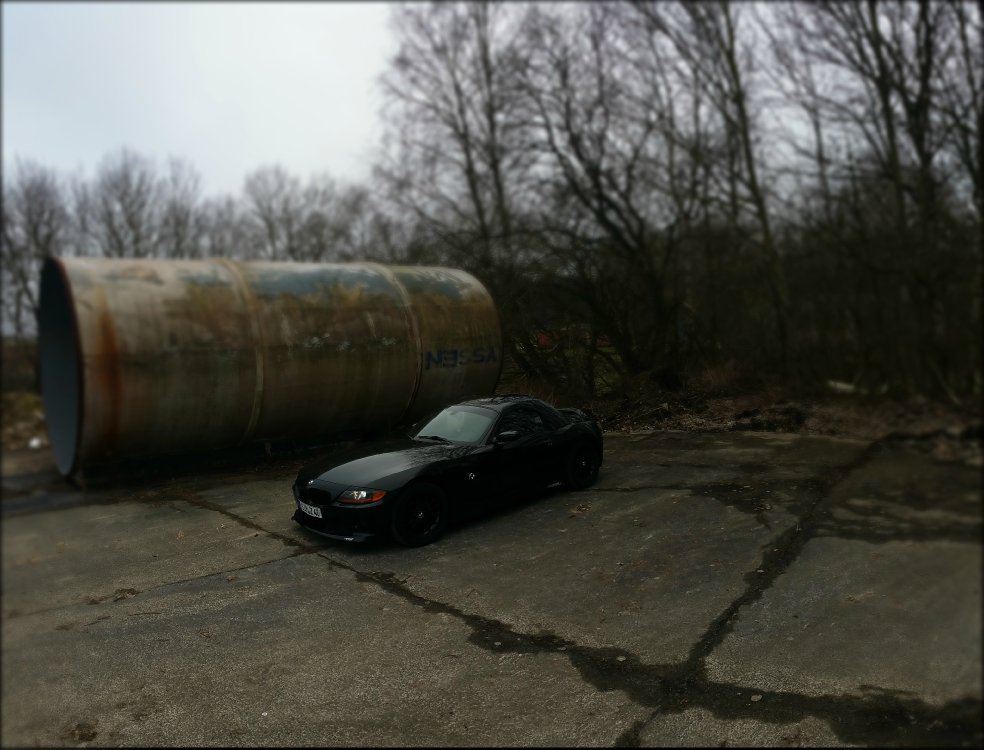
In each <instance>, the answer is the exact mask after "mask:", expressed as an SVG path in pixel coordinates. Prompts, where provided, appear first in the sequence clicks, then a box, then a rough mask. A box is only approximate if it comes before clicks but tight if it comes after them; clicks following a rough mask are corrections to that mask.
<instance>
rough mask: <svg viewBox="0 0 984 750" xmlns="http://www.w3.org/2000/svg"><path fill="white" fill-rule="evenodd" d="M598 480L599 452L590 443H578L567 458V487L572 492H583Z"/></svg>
mask: <svg viewBox="0 0 984 750" xmlns="http://www.w3.org/2000/svg"><path fill="white" fill-rule="evenodd" d="M597 478H598V457H597V451H595V449H594V446H592V445H591V444H590V443H587V442H583V443H578V444H577V445H575V446H574V447H573V448H572V449H571V452H570V454H569V455H568V456H567V477H566V480H567V486H568V487H570V488H571V489H572V490H583V489H585V488H587V487H590V486H591V485H592V484H594V483H595V480H596V479H597Z"/></svg>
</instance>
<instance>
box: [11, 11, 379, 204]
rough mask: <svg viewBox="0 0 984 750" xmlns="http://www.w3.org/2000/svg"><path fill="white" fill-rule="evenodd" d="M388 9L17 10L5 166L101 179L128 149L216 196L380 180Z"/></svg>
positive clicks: (12, 24)
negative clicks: (179, 164) (287, 180)
mask: <svg viewBox="0 0 984 750" xmlns="http://www.w3.org/2000/svg"><path fill="white" fill-rule="evenodd" d="M390 10H391V6H390V4H388V3H339V2H328V3H312V2H305V3H272V2H271V3H227V2H220V3H204V2H171V3H144V2H133V3H77V2H73V3H47V2H45V3H10V2H4V3H3V8H2V12H3V88H2V92H3V160H4V168H5V169H8V168H10V166H11V165H12V163H13V158H14V157H24V158H31V159H35V160H37V161H39V162H41V163H42V164H44V165H46V166H50V167H54V168H55V169H57V170H59V171H60V172H63V173H68V172H76V171H78V170H80V169H81V170H84V171H85V173H86V174H88V175H91V174H92V173H93V171H94V169H95V167H96V165H97V164H98V162H99V160H100V159H101V158H102V157H103V156H105V155H106V154H108V153H110V152H115V151H117V150H119V149H120V148H121V147H124V146H126V147H128V148H130V149H133V150H134V151H137V152H139V153H141V154H143V155H145V156H148V157H150V158H152V159H154V160H155V161H156V162H157V164H158V167H159V168H160V169H161V170H163V168H164V166H165V160H166V159H167V158H168V157H169V156H180V157H184V158H185V159H187V160H188V161H190V162H191V163H192V164H193V165H194V166H195V167H196V168H197V169H198V170H199V171H200V172H201V174H202V183H203V184H202V187H203V190H204V192H205V194H207V195H213V194H217V193H220V192H230V193H238V192H239V191H240V189H241V187H242V183H243V178H244V176H245V175H246V174H247V173H248V172H250V171H252V170H253V169H255V168H257V167H259V166H262V165H266V164H274V163H279V164H282V165H283V166H284V167H286V168H287V170H288V171H289V172H290V173H291V174H294V175H297V176H298V177H301V178H303V179H306V178H307V177H308V176H310V175H311V174H313V173H316V172H322V171H327V172H328V173H329V174H331V175H332V176H333V177H336V178H340V179H343V180H358V179H361V178H363V177H366V176H367V175H368V167H369V162H370V160H371V158H372V154H373V152H374V150H375V148H376V147H377V144H378V143H379V140H380V136H381V127H380V121H379V110H380V108H381V106H382V97H381V95H380V92H379V86H378V83H377V81H378V77H379V75H380V74H381V73H382V72H383V71H384V70H385V68H386V66H387V64H388V61H389V58H390V57H391V56H392V54H393V53H394V52H395V40H394V39H393V37H392V35H391V33H390V31H389V28H388V25H387V21H388V18H389V14H390Z"/></svg>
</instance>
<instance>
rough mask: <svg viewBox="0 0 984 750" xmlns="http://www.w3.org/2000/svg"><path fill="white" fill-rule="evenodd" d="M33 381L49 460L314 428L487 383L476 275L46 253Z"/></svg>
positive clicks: (361, 422) (174, 448)
mask: <svg viewBox="0 0 984 750" xmlns="http://www.w3.org/2000/svg"><path fill="white" fill-rule="evenodd" d="M39 338H40V342H39V347H40V358H41V390H42V395H43V398H44V407H45V413H46V415H47V423H48V433H49V436H50V439H51V446H52V448H53V450H54V454H55V460H56V462H57V464H58V469H59V470H60V471H61V472H62V473H63V474H66V475H68V474H72V473H74V472H76V471H77V470H79V469H80V468H82V467H83V466H85V465H89V464H95V463H102V462H109V461H114V460H117V459H120V458H124V457H150V456H155V455H159V454H169V453H178V452H190V451H204V450H209V449H217V448H224V447H231V446H236V445H241V444H243V443H246V442H249V441H253V440H271V441H273V440H279V439H283V438H311V437H315V436H318V435H324V434H328V433H332V432H339V431H344V430H353V429H367V430H369V429H375V428H380V427H385V426H389V425H392V424H397V423H399V422H404V421H411V420H413V419H416V418H418V417H420V416H422V415H423V414H425V413H426V412H428V411H430V410H431V409H434V408H437V407H440V406H442V405H444V404H446V403H451V402H453V401H456V400H460V399H462V398H467V397H471V396H484V395H489V394H491V393H492V391H493V389H494V388H495V385H496V382H497V380H498V377H499V371H500V367H501V345H502V337H501V331H500V327H499V319H498V315H497V313H496V309H495V305H494V304H493V302H492V299H491V298H490V296H489V294H488V292H487V291H486V290H485V288H484V287H483V286H482V285H481V284H480V283H479V282H478V281H477V280H476V279H475V278H474V277H472V276H470V275H469V274H467V273H465V272H464V271H459V270H455V269H449V268H433V267H410V266H404V267H394V266H383V265H379V264H375V263H351V264H343V263H286V262H248V263H241V262H234V261H228V260H220V259H213V260H200V261H191V260H188V261H183V260H182V261H156V260H115V259H114V260H109V259H103V258H52V259H49V260H48V261H46V263H45V264H44V266H43V268H42V271H41V308H40V316H39Z"/></svg>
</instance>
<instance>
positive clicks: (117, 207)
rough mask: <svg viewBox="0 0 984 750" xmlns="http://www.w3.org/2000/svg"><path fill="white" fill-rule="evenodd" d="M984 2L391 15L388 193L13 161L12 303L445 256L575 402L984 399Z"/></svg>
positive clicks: (139, 163)
mask: <svg viewBox="0 0 984 750" xmlns="http://www.w3.org/2000/svg"><path fill="white" fill-rule="evenodd" d="M982 17H984V3H982V2H977V3H960V2H881V1H878V0H859V2H852V3H842V2H833V3H793V4H788V5H783V4H772V3H769V4H761V5H757V4H750V3H737V4H732V3H722V2H713V3H712V2H705V3H670V2H657V3H641V2H623V3H599V4H572V5H566V4H553V3H550V4H536V3H534V4H514V3H508V4H506V3H503V4H498V3H467V4H462V5H452V4H443V3H442V4H434V5H407V6H398V7H396V8H394V11H393V30H394V33H395V34H396V35H397V37H398V40H399V49H398V52H397V54H396V55H395V57H394V58H393V60H392V61H391V64H390V67H389V70H388V71H387V73H386V75H385V77H384V80H383V81H382V85H383V86H384V89H385V91H386V101H387V108H386V112H385V113H384V118H385V123H386V137H385V141H384V143H383V144H381V147H380V156H379V159H378V163H377V164H376V165H375V170H374V173H373V176H372V178H371V180H368V181H367V182H366V183H365V184H364V185H347V186H346V185H338V184H336V183H334V182H333V181H331V180H330V179H329V178H327V177H325V178H312V179H310V180H309V181H308V182H307V183H302V182H301V181H300V180H298V179H297V178H296V177H293V176H291V175H289V174H287V173H285V172H284V171H283V170H282V169H279V168H276V167H269V168H263V169H260V170H257V171H256V172H254V173H253V174H252V175H251V176H250V177H249V178H248V179H247V180H246V182H245V184H244V187H243V190H242V193H241V194H240V195H239V196H236V197H225V198H221V199H215V198H204V197H203V196H202V195H201V191H200V190H199V184H198V183H199V180H198V178H197V175H196V173H195V171H194V169H193V168H192V167H191V166H190V165H188V164H185V163H182V162H180V161H172V162H170V163H169V164H168V165H166V168H165V169H163V170H158V169H157V168H156V167H155V165H154V164H153V163H152V162H150V161H149V160H147V159H145V158H144V157H141V156H139V155H136V154H133V153H130V152H121V153H120V154H117V155H114V156H110V157H108V158H107V159H106V160H104V162H103V163H102V164H101V165H100V167H99V168H98V170H97V172H96V174H95V176H94V177H92V178H91V179H82V178H76V179H74V180H73V179H68V178H65V177H63V176H61V175H58V174H56V173H54V172H53V171H51V170H50V169H47V168H45V167H44V166H42V165H38V164H34V163H29V162H21V163H19V164H17V165H15V166H14V168H13V169H5V171H4V206H3V264H4V271H5V284H4V316H5V319H6V320H7V321H9V323H10V325H13V326H15V327H16V328H17V329H18V330H21V331H27V330H29V329H30V327H31V320H32V317H33V308H34V307H35V306H36V299H35V297H34V294H35V292H34V290H35V288H36V284H35V279H36V274H37V265H38V262H39V259H40V258H43V257H44V256H45V255H46V254H51V253H57V254H105V255H115V256H137V257H149V256H154V257H204V256H211V255H223V256H229V257H237V258H244V259H248V258H284V259H296V260H326V261H328V260H362V259H375V260H382V261H386V262H408V263H441V264H448V265H453V266H458V267H462V268H465V269H468V270H469V271H471V272H473V273H474V274H476V275H477V276H478V277H479V278H481V279H482V280H483V281H484V282H485V283H486V284H487V286H488V287H489V288H490V291H491V292H492V294H493V296H494V297H495V299H496V301H497V303H498V306H499V309H500V313H501V315H502V319H503V325H504V328H505V333H506V342H507V347H508V349H509V354H510V355H511V358H512V360H513V361H514V362H515V363H516V364H517V365H518V366H519V367H520V368H521V370H522V371H523V372H525V373H526V374H527V375H529V376H531V377H539V378H542V379H543V380H544V381H545V382H549V383H552V384H555V385H556V387H557V388H558V389H561V390H564V391H566V392H567V393H568V394H570V395H571V396H590V395H593V394H595V393H597V392H598V391H600V390H604V389H606V388H608V387H622V386H624V385H625V384H627V383H630V382H634V381H637V380H639V379H647V378H652V379H653V381H654V382H655V383H657V384H659V385H660V386H662V387H675V386H677V385H679V384H681V383H684V382H686V380H687V379H688V378H690V377H693V376H694V375H695V374H696V373H699V372H703V371H706V370H708V369H714V368H717V369H722V368H725V369H729V368H730V369H731V370H735V371H740V372H743V373H746V374H749V375H752V376H755V377H757V378H759V379H761V380H766V381H772V380H774V381H785V382H791V383H802V384H807V385H809V384H817V383H823V382H825V381H826V380H831V379H833V380H841V381H847V382H850V383H853V384H855V385H856V386H858V387H859V388H865V389H869V390H875V391H886V392H890V393H894V394H898V395H905V394H912V393H921V394H925V395H928V396H932V397H936V398H945V399H948V400H951V401H960V400H962V399H966V398H967V397H979V396H980V391H981V333H982V332H981V270H982V269H981V258H982V239H981V219H982V214H984V197H982V177H984V163H982V152H981V133H982V129H981V123H982V117H984V76H982V66H981V65H980V60H981V59H984V49H982V36H984V29H982Z"/></svg>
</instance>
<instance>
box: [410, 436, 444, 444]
mask: <svg viewBox="0 0 984 750" xmlns="http://www.w3.org/2000/svg"><path fill="white" fill-rule="evenodd" d="M417 439H418V440H436V441H438V442H439V443H450V442H451V441H450V440H448V439H447V438H446V437H441V436H440V435H417Z"/></svg>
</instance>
